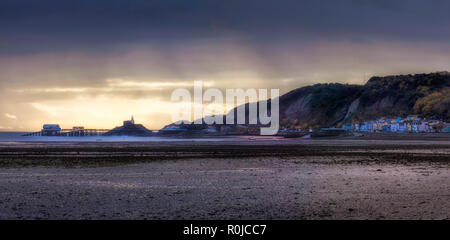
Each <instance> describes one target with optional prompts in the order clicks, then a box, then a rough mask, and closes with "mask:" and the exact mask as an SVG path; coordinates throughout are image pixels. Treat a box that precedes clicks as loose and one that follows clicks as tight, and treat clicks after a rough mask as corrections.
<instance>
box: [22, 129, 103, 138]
mask: <svg viewBox="0 0 450 240" xmlns="http://www.w3.org/2000/svg"><path fill="white" fill-rule="evenodd" d="M109 130H110V129H61V130H58V131H54V132H52V134H48V131H39V132H31V133H26V134H24V135H22V136H25V137H30V136H63V137H90V136H101V135H103V134H104V133H106V132H108V131H109Z"/></svg>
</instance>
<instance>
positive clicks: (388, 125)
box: [342, 115, 450, 133]
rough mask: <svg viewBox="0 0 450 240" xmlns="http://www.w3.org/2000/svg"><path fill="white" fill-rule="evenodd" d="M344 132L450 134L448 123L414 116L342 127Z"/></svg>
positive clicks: (383, 119) (382, 119)
mask: <svg viewBox="0 0 450 240" xmlns="http://www.w3.org/2000/svg"><path fill="white" fill-rule="evenodd" d="M342 128H343V129H345V130H349V131H354V132H387V133H390V132H391V133H432V132H447V133H448V132H450V123H446V122H443V121H441V120H427V119H422V118H420V117H418V116H416V115H411V116H408V117H406V118H400V117H398V118H394V119H392V118H381V119H378V120H373V121H365V122H362V123H353V124H351V125H344V126H343V127H342Z"/></svg>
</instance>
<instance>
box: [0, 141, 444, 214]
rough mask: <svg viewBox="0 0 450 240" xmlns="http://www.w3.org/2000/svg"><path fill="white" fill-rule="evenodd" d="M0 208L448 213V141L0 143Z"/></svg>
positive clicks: (15, 210) (17, 210) (99, 211)
mask: <svg viewBox="0 0 450 240" xmlns="http://www.w3.org/2000/svg"><path fill="white" fill-rule="evenodd" d="M0 163H1V164H0V165H1V166H2V167H1V168H0V219H449V218H450V141H445V140H439V141H433V140H411V141H398V140H392V141H389V140H352V139H350V140H345V139H344V140H343V139H335V140H329V139H328V140H304V139H295V140H284V139H276V138H264V139H257V140H255V141H250V140H248V139H246V138H241V139H238V140H236V139H235V140H233V141H229V142H222V143H217V142H183V143H171V142H164V143H145V142H142V143H51V144H50V143H7V144H6V143H3V144H0Z"/></svg>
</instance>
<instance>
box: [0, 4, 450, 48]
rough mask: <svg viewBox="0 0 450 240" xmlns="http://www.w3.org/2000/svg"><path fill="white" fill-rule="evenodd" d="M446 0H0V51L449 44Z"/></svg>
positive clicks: (449, 20) (447, 5) (448, 5)
mask: <svg viewBox="0 0 450 240" xmlns="http://www.w3.org/2000/svg"><path fill="white" fill-rule="evenodd" d="M449 10H450V2H449V1H446V0H431V1H425V0H423V1H420V0H394V1H388V0H373V1H371V0H340V1H331V0H330V1H325V0H306V1H298V0H284V1H268V0H258V1H256V0H245V1H242V0H239V1H236V0H220V1H213V0H160V1H155V0H138V1H130V0H129V1H124V0H77V1H72V0H67V1H60V0H41V1H23V0H3V1H1V3H0V54H22V53H33V52H36V51H38V52H46V51H68V50H90V51H92V50H96V51H110V50H115V51H117V50H120V49H121V48H123V47H126V46H130V45H134V44H141V45H142V44H143V45H152V46H159V47H161V48H164V47H170V45H171V44H180V43H181V42H185V43H186V44H188V43H189V42H190V41H198V40H208V39H216V38H222V37H233V38H238V39H239V40H240V41H243V42H245V43H247V44H249V45H252V44H253V45H262V46H264V45H266V44H271V43H274V44H276V43H280V41H281V42H283V41H287V42H290V41H297V42H298V41H312V40H317V39H326V40H327V41H333V40H342V39H344V40H352V41H370V40H392V39H397V40H402V41H438V42H443V41H447V39H448V38H449V37H450V15H449V14H448V12H449Z"/></svg>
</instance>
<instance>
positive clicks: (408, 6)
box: [0, 0, 450, 131]
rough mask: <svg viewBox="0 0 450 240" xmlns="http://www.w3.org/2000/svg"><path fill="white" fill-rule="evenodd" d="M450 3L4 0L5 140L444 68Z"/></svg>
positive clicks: (1, 92)
mask: <svg viewBox="0 0 450 240" xmlns="http://www.w3.org/2000/svg"><path fill="white" fill-rule="evenodd" d="M448 12H450V1H447V0H423V1H421V0H389V1H388V0H376V1H375V0H374V1H372V0H338V1H337V0H277V1H268V0H258V1H256V0H159V1H158V0H136V1H132V0H127V1H125V0H77V1H75V0H65V1H60V0H40V1H31V0H28V1H25V0H1V1H0V96H1V101H0V131H32V130H33V131H34V130H36V131H37V130H39V129H41V127H42V124H44V123H58V124H60V125H61V126H62V127H64V128H71V127H72V126H85V127H87V128H112V127H115V126H118V125H121V123H122V121H123V120H126V119H129V118H130V117H131V115H134V117H135V120H136V122H138V123H142V124H144V126H146V127H147V128H149V129H159V128H161V127H163V126H164V125H166V124H169V123H170V122H171V118H170V114H171V112H172V111H173V109H174V108H175V104H176V103H174V102H172V101H170V96H171V93H172V91H173V90H174V89H177V88H188V89H190V88H191V87H192V86H193V82H194V81H195V80H202V81H204V83H206V85H207V86H209V87H214V88H219V89H222V90H223V89H226V88H244V89H247V88H267V89H270V88H277V89H280V93H286V92H288V91H290V90H293V89H296V88H299V87H302V86H306V85H310V84H315V83H331V82H338V83H350V84H364V83H365V82H366V81H367V80H368V79H369V78H370V77H371V76H384V75H392V74H414V73H424V72H436V71H446V70H450V41H449V39H450V14H448Z"/></svg>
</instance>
